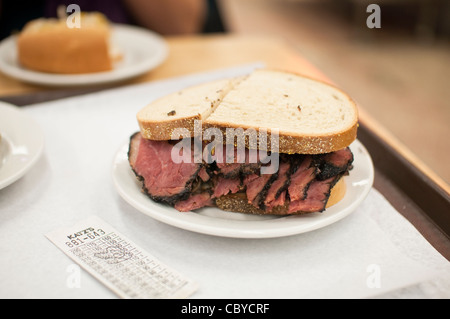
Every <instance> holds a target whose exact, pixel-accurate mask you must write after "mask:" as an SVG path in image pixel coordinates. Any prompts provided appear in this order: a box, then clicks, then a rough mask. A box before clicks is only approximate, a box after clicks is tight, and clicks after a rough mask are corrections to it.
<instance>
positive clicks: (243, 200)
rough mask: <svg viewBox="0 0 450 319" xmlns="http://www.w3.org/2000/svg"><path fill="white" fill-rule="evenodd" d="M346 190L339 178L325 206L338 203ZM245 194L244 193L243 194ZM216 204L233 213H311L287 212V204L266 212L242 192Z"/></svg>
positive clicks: (300, 213)
mask: <svg viewBox="0 0 450 319" xmlns="http://www.w3.org/2000/svg"><path fill="white" fill-rule="evenodd" d="M346 192H347V186H346V184H345V180H344V178H341V179H340V180H339V181H338V182H337V183H336V185H334V187H333V188H332V189H331V192H330V197H329V198H328V202H327V205H326V208H327V209H328V208H330V207H331V206H333V205H336V204H337V203H339V202H340V201H341V200H342V199H343V198H344V196H345V194H346ZM244 195H245V194H244ZM216 205H217V207H218V208H220V209H222V210H225V211H228V212H233V213H241V214H252V215H276V216H288V215H304V214H311V213H308V212H300V211H299V212H294V213H288V208H289V207H288V205H284V206H277V207H274V208H273V209H272V211H270V212H266V211H264V210H262V209H259V208H256V207H255V206H253V205H252V204H249V203H248V201H247V197H246V196H242V194H229V195H224V196H221V197H219V198H218V199H217V200H216Z"/></svg>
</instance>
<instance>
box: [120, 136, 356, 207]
mask: <svg viewBox="0 0 450 319" xmlns="http://www.w3.org/2000/svg"><path fill="white" fill-rule="evenodd" d="M174 145H175V143H173V142H171V141H152V140H147V139H144V138H142V136H141V134H140V133H136V134H135V135H133V136H132V137H131V142H130V149H129V154H128V155H129V162H130V165H131V167H132V169H133V171H134V173H135V174H136V176H137V177H138V178H139V179H140V180H141V181H142V182H143V190H144V192H145V193H146V194H147V195H148V196H149V197H150V198H152V199H153V200H155V201H157V202H163V203H167V204H169V205H171V206H173V207H175V208H176V209H177V210H179V211H182V212H186V211H191V210H195V209H198V208H201V207H205V206H215V205H216V200H217V199H219V198H223V196H228V195H230V194H242V195H244V194H245V195H246V200H247V201H248V203H249V204H251V205H252V206H254V207H255V208H257V209H258V210H259V211H260V212H262V213H264V214H271V212H272V210H274V208H276V207H280V206H283V207H286V209H287V213H288V214H299V213H305V212H322V211H324V210H325V207H326V204H327V201H328V198H329V196H330V192H331V189H332V187H333V186H334V185H335V184H336V183H337V181H338V180H339V179H340V178H341V177H342V176H343V175H345V174H348V171H349V170H350V169H351V168H352V162H353V154H352V152H351V151H350V149H349V148H345V149H342V150H340V151H336V152H333V153H328V154H321V155H299V154H292V155H288V154H280V157H279V169H278V171H277V173H275V174H271V175H261V174H260V170H261V166H263V165H265V164H262V163H261V162H260V161H257V162H256V163H250V162H249V161H248V160H247V159H248V157H249V156H248V155H249V154H248V151H247V152H246V160H245V161H240V162H243V163H230V164H228V163H216V162H212V163H211V164H207V163H204V162H203V163H195V162H194V158H193V156H194V155H193V152H192V155H191V156H192V161H190V162H189V161H188V163H185V162H182V163H174V161H173V160H172V157H171V156H172V149H173V147H174ZM223 154H226V152H225V148H224V152H223ZM224 156H225V155H224ZM228 162H229V161H228Z"/></svg>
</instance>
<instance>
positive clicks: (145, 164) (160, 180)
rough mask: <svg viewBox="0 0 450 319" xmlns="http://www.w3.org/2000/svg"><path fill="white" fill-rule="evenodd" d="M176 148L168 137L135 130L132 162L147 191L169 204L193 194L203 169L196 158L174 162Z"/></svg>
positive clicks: (131, 146) (130, 151)
mask: <svg viewBox="0 0 450 319" xmlns="http://www.w3.org/2000/svg"><path fill="white" fill-rule="evenodd" d="M172 148H173V145H172V144H170V143H169V142H168V141H152V140H147V139H144V138H142V136H141V135H140V134H135V135H133V136H132V140H131V143H130V150H129V160H130V165H131V167H132V168H133V171H134V172H135V174H136V175H137V176H138V178H139V179H141V180H142V181H143V184H144V185H143V188H144V191H145V192H146V193H147V194H148V195H149V196H150V197H151V198H153V199H154V200H156V201H163V202H167V203H169V204H173V203H174V202H176V201H178V200H183V199H186V198H187V197H189V193H190V192H191V190H192V186H193V183H194V181H195V180H196V178H197V175H198V173H199V171H200V169H201V164H196V163H194V160H192V161H191V163H184V162H182V163H179V164H177V163H174V162H173V160H172V158H171V152H172ZM136 150H137V152H136Z"/></svg>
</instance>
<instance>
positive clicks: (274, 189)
mask: <svg viewBox="0 0 450 319" xmlns="http://www.w3.org/2000/svg"><path fill="white" fill-rule="evenodd" d="M290 167H291V165H290V163H289V162H282V163H281V164H280V168H279V171H278V178H277V179H276V180H275V181H274V182H273V183H272V185H271V186H270V188H269V190H268V191H267V195H266V198H265V200H264V205H265V207H266V209H269V210H270V209H272V208H273V207H275V206H279V205H280V203H281V205H284V200H280V201H278V200H277V199H278V198H279V197H280V195H281V194H282V193H283V192H284V191H285V190H286V189H287V188H288V186H289V181H290V179H289V175H288V173H289V169H290ZM285 196H286V194H284V198H285Z"/></svg>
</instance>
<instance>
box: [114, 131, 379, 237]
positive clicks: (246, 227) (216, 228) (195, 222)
mask: <svg viewBox="0 0 450 319" xmlns="http://www.w3.org/2000/svg"><path fill="white" fill-rule="evenodd" d="M350 147H351V149H352V152H353V154H354V158H355V159H354V168H353V170H352V171H351V172H350V175H349V176H346V177H344V180H345V183H346V186H347V192H346V195H345V197H344V198H343V199H342V200H341V201H340V202H339V203H337V204H336V205H334V206H332V207H330V208H328V209H327V210H326V211H325V212H323V213H313V214H307V215H302V216H286V217H276V216H254V215H246V214H240V213H230V212H225V211H222V210H220V209H218V208H211V207H208V208H202V209H200V210H197V211H195V212H188V213H180V212H179V211H177V210H175V209H174V208H172V207H170V206H167V205H164V204H159V203H156V202H154V201H152V200H151V199H150V198H149V197H147V195H145V194H144V193H142V192H141V187H142V186H141V183H139V182H138V181H137V180H136V177H135V175H134V173H133V172H132V170H131V168H130V165H129V163H128V158H127V152H128V144H126V145H123V146H122V147H121V148H120V150H119V151H118V153H117V154H116V157H115V160H114V163H113V170H112V175H113V180H114V184H115V186H116V188H117V190H118V192H119V194H120V195H121V196H122V197H123V199H124V200H125V201H126V202H128V203H129V204H130V205H131V206H133V207H134V208H136V209H137V210H139V211H140V212H142V213H144V214H146V215H148V216H150V217H153V218H155V219H157V220H159V221H161V222H163V223H167V224H169V225H172V226H175V227H179V228H183V229H187V230H190V231H194V232H198V233H203V234H209V235H215V236H223V237H234V238H271V237H282V236H289V235H295V234H300V233H304V232H308V231H312V230H315V229H318V228H321V227H325V226H327V225H330V224H332V223H334V222H336V221H338V220H340V219H342V218H344V217H345V216H347V215H349V214H350V213H352V212H353V211H354V210H355V209H356V207H357V206H358V205H359V204H360V203H361V202H362V201H363V200H364V198H365V197H366V196H367V194H368V193H369V191H370V189H371V187H372V184H373V179H374V168H373V163H372V159H371V157H370V155H369V153H368V152H367V150H366V148H365V147H364V146H363V145H362V144H361V143H360V142H359V141H358V140H356V141H355V142H353V143H352V145H351V146H350Z"/></svg>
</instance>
